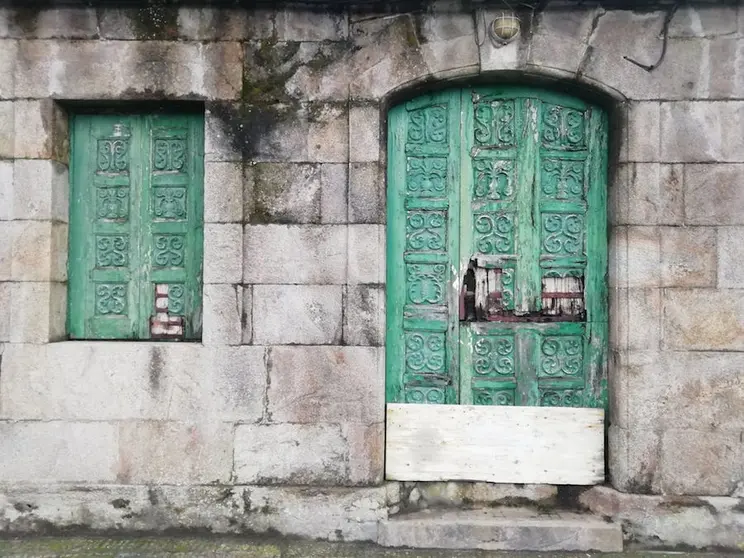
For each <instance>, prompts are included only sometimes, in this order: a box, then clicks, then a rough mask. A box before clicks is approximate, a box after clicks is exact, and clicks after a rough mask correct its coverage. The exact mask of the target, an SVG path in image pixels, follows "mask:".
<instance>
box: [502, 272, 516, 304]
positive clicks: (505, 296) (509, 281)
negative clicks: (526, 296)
mask: <svg viewBox="0 0 744 558" xmlns="http://www.w3.org/2000/svg"><path fill="white" fill-rule="evenodd" d="M501 304H502V306H503V307H504V308H505V309H506V310H514V269H512V268H510V267H506V268H504V269H502V270H501Z"/></svg>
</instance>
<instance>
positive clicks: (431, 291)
mask: <svg viewBox="0 0 744 558" xmlns="http://www.w3.org/2000/svg"><path fill="white" fill-rule="evenodd" d="M445 272H446V266H445V265H444V264H406V284H407V289H406V291H407V297H408V301H409V302H410V303H412V304H443V303H444V293H445V291H446V288H445V283H446V280H445Z"/></svg>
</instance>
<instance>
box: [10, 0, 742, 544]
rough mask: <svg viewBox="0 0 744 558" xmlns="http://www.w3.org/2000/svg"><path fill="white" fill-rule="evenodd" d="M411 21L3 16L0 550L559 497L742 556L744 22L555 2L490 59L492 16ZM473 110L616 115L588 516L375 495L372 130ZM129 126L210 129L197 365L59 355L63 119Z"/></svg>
mask: <svg viewBox="0 0 744 558" xmlns="http://www.w3.org/2000/svg"><path fill="white" fill-rule="evenodd" d="M420 8H421V9H417V10H415V11H411V12H399V11H394V10H393V11H387V12H372V11H370V10H357V9H356V8H355V7H354V6H346V7H343V8H341V9H335V10H330V11H328V10H310V9H306V8H302V7H297V8H294V9H289V8H288V9H280V10H272V9H270V8H266V9H264V10H250V9H243V8H235V7H232V8H228V7H217V6H211V7H210V6H207V7H204V6H183V7H169V6H165V7H164V6H159V5H148V6H146V7H122V8H116V7H111V6H107V7H100V6H99V7H85V6H76V5H68V6H62V7H55V8H39V9H28V8H0V238H1V239H2V240H0V356H1V360H0V530H2V531H4V532H23V531H32V530H40V529H44V528H48V527H54V528H65V527H73V526H75V527H80V526H82V527H85V528H91V529H102V530H103V529H123V530H162V529H168V528H190V529H209V530H212V531H215V532H251V531H253V532H265V531H267V530H270V529H274V530H277V531H279V532H282V533H287V534H296V535H302V536H308V537H317V538H325V539H330V540H337V539H346V540H378V536H379V532H380V527H379V526H380V522H381V521H383V522H384V520H386V519H387V518H388V516H389V515H394V514H395V513H396V512H398V511H400V510H401V509H409V508H412V507H417V506H418V507H420V506H424V505H426V504H427V502H429V503H442V502H445V503H449V504H451V505H455V506H456V505H459V504H462V503H463V502H478V501H484V502H489V503H491V504H494V503H498V502H500V501H503V502H507V501H511V500H513V499H514V498H524V499H527V500H537V501H539V502H543V503H544V502H552V501H554V500H560V501H563V500H565V496H566V494H569V495H573V496H574V497H575V499H574V501H573V504H574V505H576V506H580V507H582V508H584V509H587V510H589V511H591V512H593V513H595V514H597V515H600V516H606V517H611V518H613V519H614V520H615V521H616V522H617V523H622V525H623V526H624V530H625V536H626V539H627V540H629V541H634V542H638V543H641V544H645V545H650V546H654V545H656V546H669V545H677V544H685V545H690V546H696V547H704V546H711V545H718V546H725V547H736V545H740V544H741V543H742V541H744V539H742V535H741V533H742V532H744V513H742V505H741V500H740V498H744V443H743V442H742V436H743V435H744V380H743V378H744V358H742V350H744V289H742V284H743V283H744V258H742V255H741V246H742V243H744V9H743V8H742V7H741V6H738V5H736V4H724V3H702V4H694V5H692V6H686V7H682V8H680V9H678V10H676V11H674V12H673V15H672V14H671V12H670V11H669V9H668V7H664V6H661V7H657V8H648V9H646V10H643V11H631V10H623V9H611V8H607V9H606V8H602V7H599V6H596V7H595V6H587V5H584V6H583V7H578V6H576V5H574V4H573V3H570V2H564V3H558V4H555V3H553V2H548V3H547V6H542V7H540V8H539V9H538V8H536V9H535V10H531V9H528V8H525V9H524V11H523V12H520V14H519V15H520V17H521V19H522V33H521V35H520V36H519V37H518V39H517V40H515V41H514V42H511V43H509V44H507V45H505V46H497V45H495V44H494V43H493V42H491V41H490V40H489V39H488V37H487V35H486V33H485V28H484V27H483V25H484V23H485V22H486V21H490V20H491V19H493V17H494V16H495V15H496V14H498V13H500V12H501V11H502V7H501V6H496V7H488V6H486V8H485V9H483V10H481V9H474V8H473V7H472V6H470V7H464V6H459V5H455V4H453V3H431V4H425V5H423V6H421V7H420ZM668 14H669V15H670V16H671V17H669V15H668ZM629 59H632V60H635V61H637V62H640V63H641V64H647V65H653V64H655V63H656V61H657V60H659V64H658V67H656V68H654V69H652V70H650V71H649V70H648V69H644V68H642V67H640V66H639V65H638V64H635V63H633V62H632V61H631V60H629ZM472 83H513V84H524V85H539V86H540V87H544V88H547V89H553V90H557V91H560V92H568V93H571V94H573V95H576V96H578V97H581V98H585V99H588V100H590V101H592V102H594V103H596V104H599V105H600V106H602V107H603V108H604V109H605V110H606V111H607V112H608V114H609V115H610V150H609V186H608V192H607V199H608V208H607V209H608V215H609V238H608V243H609V252H608V253H609V273H608V282H609V293H610V294H609V349H610V352H609V354H610V358H609V367H608V371H609V372H608V379H609V385H608V394H609V410H608V417H609V418H608V430H607V439H606V460H607V468H608V477H607V484H606V485H605V486H602V487H594V488H588V489H582V490H578V489H577V490H568V489H565V488H559V487H554V486H526V487H519V486H506V485H504V486H498V485H484V484H468V483H460V484H449V485H438V484H426V485H420V486H417V487H416V488H415V491H414V492H413V493H412V486H413V485H411V484H406V483H403V484H401V483H394V482H385V480H384V453H385V451H384V449H385V446H384V436H385V350H384V345H385V322H386V316H385V281H386V275H385V258H386V240H385V239H386V210H385V208H386V176H387V174H386V173H387V166H386V162H387V152H386V149H387V125H386V123H387V112H388V110H389V109H390V108H391V107H392V106H394V105H395V104H397V103H399V102H400V101H403V100H407V99H410V98H413V97H415V96H416V95H418V94H420V93H422V92H425V91H429V90H436V89H441V88H442V87H446V86H453V85H463V84H472ZM135 105H136V106H143V107H147V110H159V109H163V108H168V106H169V105H170V106H175V105H178V106H187V107H188V108H189V109H190V110H191V109H194V110H197V111H201V113H202V114H203V115H204V135H205V142H204V201H203V221H204V226H203V232H204V234H203V236H204V245H203V322H202V323H203V329H202V336H201V340H200V342H194V343H186V342H184V343H169V342H144V341H77V340H69V339H68V331H67V326H66V320H67V312H68V310H67V298H68V285H67V274H68V257H67V256H68V246H69V241H68V219H69V215H70V208H69V206H70V176H69V169H70V165H71V159H70V134H69V122H70V118H71V115H73V114H76V113H77V112H78V111H79V110H80V108H81V107H86V106H87V107H90V106H106V107H109V108H111V107H113V108H114V109H116V108H122V107H124V108H126V107H131V106H135Z"/></svg>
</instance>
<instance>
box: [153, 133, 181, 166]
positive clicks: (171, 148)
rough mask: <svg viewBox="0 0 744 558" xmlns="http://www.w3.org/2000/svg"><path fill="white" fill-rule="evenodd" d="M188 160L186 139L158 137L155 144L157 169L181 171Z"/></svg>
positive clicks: (154, 162) (154, 158)
mask: <svg viewBox="0 0 744 558" xmlns="http://www.w3.org/2000/svg"><path fill="white" fill-rule="evenodd" d="M185 162H186V140H185V139H181V138H157V139H155V142H154V145H153V167H154V168H155V170H157V171H166V172H167V171H171V172H172V171H180V170H182V169H183V166H184V164H185Z"/></svg>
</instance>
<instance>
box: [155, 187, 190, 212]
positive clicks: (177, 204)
mask: <svg viewBox="0 0 744 558" xmlns="http://www.w3.org/2000/svg"><path fill="white" fill-rule="evenodd" d="M153 212H154V213H155V217H157V218H158V219H185V218H186V188H182V187H162V186H161V187H158V188H155V190H154V199H153Z"/></svg>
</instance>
